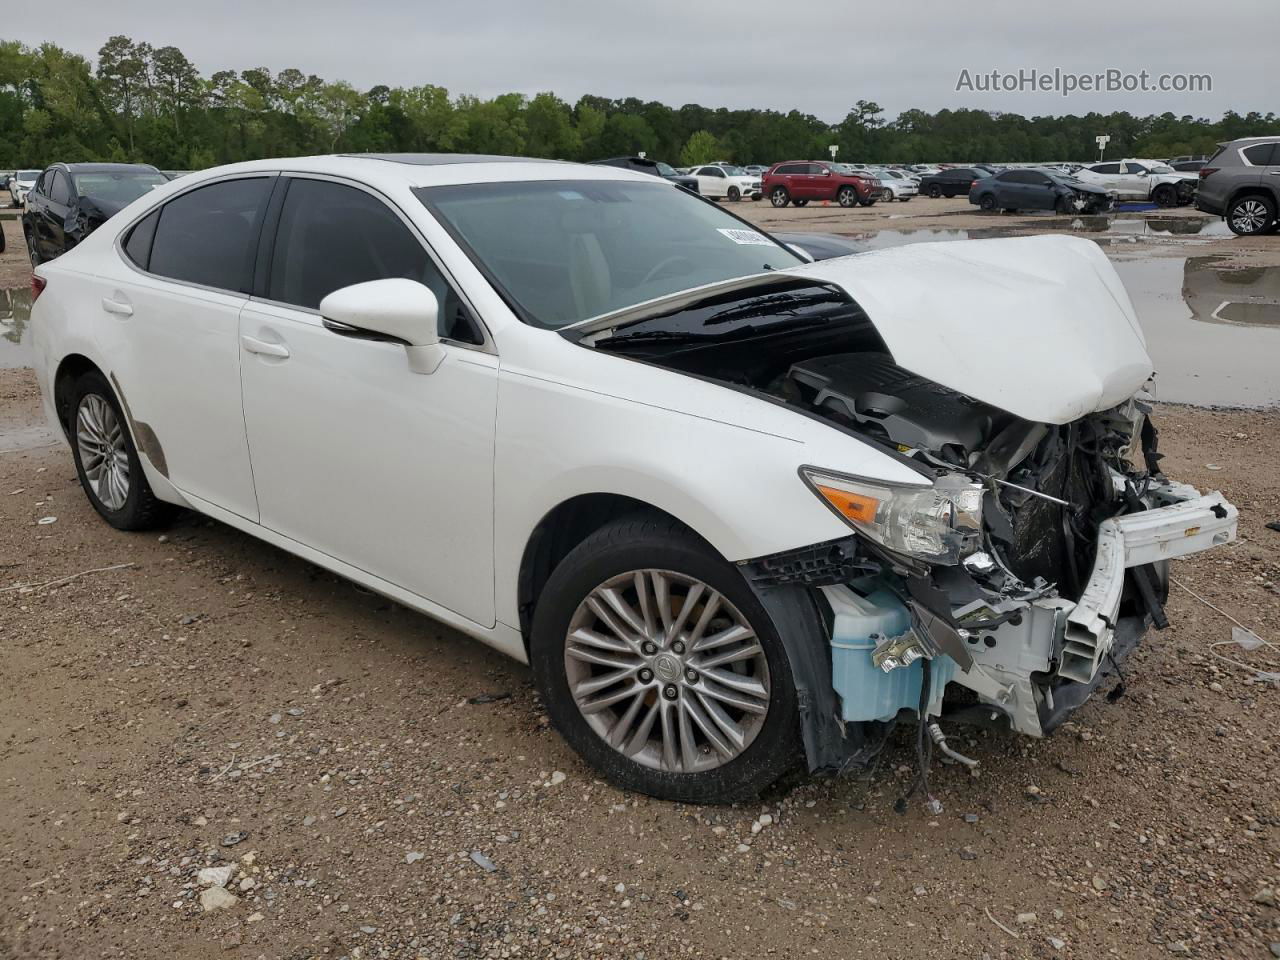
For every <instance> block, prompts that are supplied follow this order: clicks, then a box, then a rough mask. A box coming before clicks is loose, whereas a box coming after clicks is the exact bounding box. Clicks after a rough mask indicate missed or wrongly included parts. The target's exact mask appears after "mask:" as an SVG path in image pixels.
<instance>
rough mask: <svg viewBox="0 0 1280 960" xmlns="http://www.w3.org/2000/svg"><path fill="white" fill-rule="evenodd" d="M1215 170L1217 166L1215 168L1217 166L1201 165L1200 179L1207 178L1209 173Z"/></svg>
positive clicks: (1216, 170)
mask: <svg viewBox="0 0 1280 960" xmlns="http://www.w3.org/2000/svg"><path fill="white" fill-rule="evenodd" d="M1217 172H1218V168H1217V167H1201V168H1200V179H1201V180H1205V179H1207V178H1208V176H1209V174H1211V173H1217Z"/></svg>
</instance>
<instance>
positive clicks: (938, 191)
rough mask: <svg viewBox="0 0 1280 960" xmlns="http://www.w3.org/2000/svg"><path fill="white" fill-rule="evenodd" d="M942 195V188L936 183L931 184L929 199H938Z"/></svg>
mask: <svg viewBox="0 0 1280 960" xmlns="http://www.w3.org/2000/svg"><path fill="white" fill-rule="evenodd" d="M941 196H942V188H941V187H940V186H938V185H937V184H936V183H931V184H929V199H931V200H937V199H938V198H939V197H941Z"/></svg>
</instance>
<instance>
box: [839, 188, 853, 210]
mask: <svg viewBox="0 0 1280 960" xmlns="http://www.w3.org/2000/svg"><path fill="white" fill-rule="evenodd" d="M857 202H858V191H857V190H855V189H854V188H853V187H841V188H840V189H839V190H838V191H836V203H838V204H840V206H842V207H852V206H853V205H854V204H855V203H857Z"/></svg>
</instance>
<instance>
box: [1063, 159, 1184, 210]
mask: <svg viewBox="0 0 1280 960" xmlns="http://www.w3.org/2000/svg"><path fill="white" fill-rule="evenodd" d="M1075 178H1076V179H1077V180H1080V181H1083V182H1084V183H1092V184H1095V185H1097V186H1100V187H1103V188H1105V189H1107V190H1110V191H1112V192H1113V193H1114V194H1115V196H1116V199H1117V200H1149V201H1151V202H1152V203H1155V204H1158V205H1159V206H1162V207H1176V206H1178V205H1179V204H1184V203H1190V202H1191V200H1192V198H1193V197H1194V196H1195V192H1196V175H1195V174H1193V173H1178V172H1177V171H1176V170H1174V169H1173V168H1172V167H1170V166H1169V165H1168V164H1167V163H1157V162H1156V161H1154V160H1135V159H1126V160H1117V161H1111V162H1108V163H1091V164H1088V165H1087V166H1084V167H1081V168H1080V169H1079V170H1077V171H1076V172H1075Z"/></svg>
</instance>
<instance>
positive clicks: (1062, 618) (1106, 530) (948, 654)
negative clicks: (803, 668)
mask: <svg viewBox="0 0 1280 960" xmlns="http://www.w3.org/2000/svg"><path fill="white" fill-rule="evenodd" d="M582 340H583V342H584V343H585V344H588V345H591V346H594V347H595V348H596V349H600V350H607V351H610V352H614V353H617V354H620V355H624V356H629V357H632V358H634V359H637V360H641V361H644V362H647V363H652V364H656V365H659V366H663V367H666V368H668V369H674V370H678V371H682V372H685V373H688V374H691V375H695V376H699V377H702V378H706V379H711V380H714V381H718V382H721V383H723V384H725V385H726V386H730V387H732V388H735V389H739V390H746V391H750V392H752V393H755V394H757V395H760V396H763V397H766V398H768V399H770V400H771V401H772V402H775V403H781V404H785V405H787V406H788V407H791V408H794V409H796V410H798V411H801V412H803V413H804V414H806V415H808V416H812V417H816V418H820V419H822V420H823V421H825V422H827V423H830V424H831V425H832V426H834V427H836V428H837V429H840V430H842V431H845V432H847V433H849V434H851V435H854V436H857V437H858V438H860V439H861V440H863V441H864V442H867V443H870V444H873V445H876V446H877V447H878V448H880V449H882V450H884V451H885V452H886V453H888V454H889V455H891V456H893V457H894V458H895V459H897V460H898V461H899V462H903V463H907V464H909V465H910V466H911V467H912V468H913V469H914V470H915V472H917V473H918V474H919V475H920V477H921V483H922V485H926V486H925V487H924V491H927V492H922V491H921V490H919V489H917V488H910V489H903V488H899V489H898V490H889V489H887V488H886V485H884V484H878V483H877V482H876V481H874V480H869V479H867V478H859V477H848V476H840V475H837V474H831V473H829V472H825V471H821V470H816V469H815V471H814V472H813V473H811V474H808V473H807V474H806V476H805V479H806V481H807V482H808V483H809V485H810V487H811V489H813V490H814V492H815V493H817V494H818V495H819V496H820V497H822V498H823V499H824V500H825V501H826V502H827V504H828V506H830V507H831V508H832V509H833V510H834V511H835V512H837V514H839V515H841V516H842V518H844V519H845V520H846V521H847V522H849V524H850V526H852V527H853V528H854V531H855V532H854V535H852V536H850V537H849V538H847V539H845V540H840V541H833V542H831V543H827V544H819V545H816V546H813V547H810V548H806V549H805V550H802V551H793V552H791V553H789V554H785V555H778V556H773V557H763V558H758V559H756V560H755V561H752V562H750V563H749V564H746V565H745V568H746V572H747V573H748V576H749V578H751V579H752V580H753V582H755V583H756V584H759V585H761V586H763V587H767V588H771V589H772V588H778V587H780V586H784V585H793V586H794V585H800V586H803V587H804V588H805V589H806V590H807V591H809V592H810V593H811V594H812V595H813V596H814V597H815V601H816V606H817V608H818V611H819V614H820V616H821V618H822V622H823V624H824V628H825V631H826V633H827V635H828V636H829V638H830V645H831V650H830V670H831V677H832V687H833V689H834V693H835V698H834V700H833V709H834V710H835V711H836V712H837V717H836V720H837V722H838V723H839V724H841V725H842V731H841V734H840V738H833V737H828V738H826V741H825V742H826V743H827V744H828V746H830V744H831V743H833V742H834V741H835V740H836V739H839V740H840V743H839V746H838V747H836V748H831V749H830V750H828V754H827V755H826V756H824V757H821V758H818V759H815V757H814V756H813V753H814V749H813V746H812V744H811V743H810V742H809V741H806V743H807V746H808V747H809V750H810V765H811V766H828V767H834V766H841V767H843V766H847V765H848V764H849V763H850V762H851V759H854V760H859V761H860V760H865V759H866V758H867V757H869V756H874V753H875V750H876V749H877V747H876V745H877V744H878V743H882V742H883V739H884V735H885V731H886V729H887V728H888V727H889V726H891V725H892V723H893V722H894V721H895V719H896V718H897V717H898V716H899V715H900V714H903V715H909V714H910V713H915V714H916V715H917V716H918V717H919V719H920V720H921V724H922V729H923V724H924V721H925V720H926V719H927V718H929V717H932V716H937V717H942V718H952V719H956V720H961V721H969V722H978V723H997V724H1004V725H1007V727H1009V728H1011V729H1013V730H1015V731H1018V732H1021V733H1024V734H1029V735H1032V736H1043V735H1045V734H1047V733H1048V732H1049V731H1051V730H1052V729H1053V728H1054V727H1056V726H1057V725H1058V724H1060V723H1061V722H1062V721H1063V720H1064V719H1065V718H1066V716H1067V715H1068V714H1069V713H1070V712H1071V711H1072V710H1074V709H1075V708H1076V707H1078V706H1079V705H1080V704H1081V703H1083V702H1084V700H1086V699H1087V698H1088V697H1089V695H1090V694H1091V693H1092V692H1093V691H1094V690H1095V689H1096V688H1097V686H1098V685H1099V684H1100V683H1101V682H1102V681H1103V679H1104V677H1105V676H1106V675H1107V674H1108V672H1109V670H1108V669H1106V668H1107V667H1108V665H1109V666H1113V667H1114V666H1115V665H1116V663H1117V661H1119V660H1120V659H1122V658H1123V656H1124V655H1125V654H1126V653H1127V652H1128V650H1129V649H1131V648H1132V646H1134V645H1135V644H1136V642H1137V640H1138V639H1139V638H1140V637H1141V635H1142V633H1143V632H1145V630H1146V628H1147V627H1148V626H1149V625H1152V624H1154V625H1155V626H1156V627H1157V628H1163V627H1164V626H1165V625H1166V624H1167V621H1166V620H1165V615H1164V601H1165V598H1166V595H1167V584H1168V579H1167V578H1168V571H1167V567H1168V560H1169V559H1171V558H1173V557H1177V556H1182V555H1184V554H1187V553H1192V552H1196V551H1198V550H1203V549H1207V548H1208V547H1210V546H1213V545H1216V544H1219V543H1225V542H1227V541H1228V540H1230V539H1232V538H1233V537H1234V535H1235V523H1236V509H1235V507H1233V506H1231V505H1230V504H1229V503H1227V502H1226V501H1225V500H1224V499H1223V498H1222V496H1221V495H1220V494H1217V493H1213V494H1209V495H1207V496H1201V495H1200V494H1199V492H1198V491H1195V490H1193V489H1192V488H1190V487H1186V486H1184V485H1181V484H1177V483H1173V482H1171V481H1169V480H1168V479H1167V478H1165V477H1164V476H1163V474H1162V473H1161V472H1160V469H1159V459H1160V454H1159V452H1158V449H1157V440H1158V436H1157V431H1156V429H1155V427H1154V426H1153V425H1152V423H1151V421H1150V420H1149V418H1148V413H1149V407H1148V406H1147V404H1146V403H1145V402H1144V401H1143V395H1142V394H1141V393H1139V394H1137V395H1136V396H1131V397H1130V398H1129V399H1127V400H1125V401H1124V402H1122V403H1120V404H1118V405H1115V406H1112V407H1109V408H1107V409H1103V410H1099V411H1095V412H1090V413H1086V414H1085V415H1083V416H1080V417H1078V418H1076V419H1072V420H1070V421H1069V422H1065V423H1044V422H1034V421H1031V420H1027V419H1023V418H1021V417H1018V416H1016V415H1014V414H1012V413H1010V412H1007V411H1006V410H1003V409H1000V408H999V407H997V406H995V405H993V404H991V403H988V402H984V401H982V400H979V399H975V398H974V397H972V396H969V395H967V394H965V393H961V392H959V391H957V390H954V389H951V388H949V387H947V386H943V385H942V384H940V383H938V382H935V381H934V380H931V379H928V378H926V377H923V376H919V375H917V374H915V373H913V372H911V371H909V370H907V369H904V368H903V367H901V366H899V365H898V364H897V363H896V362H895V358H894V356H893V355H892V353H891V352H890V351H889V349H888V348H887V346H886V343H885V340H884V339H883V338H882V337H881V335H880V333H879V332H878V331H877V329H876V327H875V325H874V324H873V323H872V322H871V319H870V318H869V317H868V315H867V313H866V312H865V311H864V310H863V309H862V307H861V306H860V305H859V304H858V303H857V302H855V301H854V300H853V298H852V297H850V296H849V295H848V294H847V293H846V292H845V291H844V290H843V289H841V288H840V287H838V286H836V285H835V284H826V283H815V282H812V281H808V280H800V279H795V278H790V279H788V278H784V277H779V278H777V279H776V280H773V281H769V282H768V284H767V285H766V286H765V287H764V289H759V290H749V291H743V290H740V289H735V290H731V291H727V292H725V293H724V294H723V295H712V296H708V297H706V298H704V299H702V300H697V301H694V302H691V303H683V304H681V305H679V307H678V308H677V309H674V310H672V311H670V312H666V313H663V314H661V315H650V316H646V317H642V318H637V319H634V320H629V321H628V322H626V323H625V324H620V325H618V326H616V327H612V328H609V329H607V330H605V331H601V332H592V333H590V334H589V335H588V336H586V337H583V338H582ZM928 484H931V485H932V486H927V485H928ZM903 503H906V504H909V506H907V507H903V506H901V504H903ZM1116 671H1117V672H1118V667H1116ZM819 709H821V708H819ZM932 729H933V730H937V727H936V726H934V727H933V728H932ZM933 736H934V738H935V742H936V743H938V744H939V746H941V747H942V749H944V750H946V749H947V748H946V746H945V737H943V736H942V734H941V732H940V731H938V732H937V733H935V734H933ZM833 751H834V752H833Z"/></svg>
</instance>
